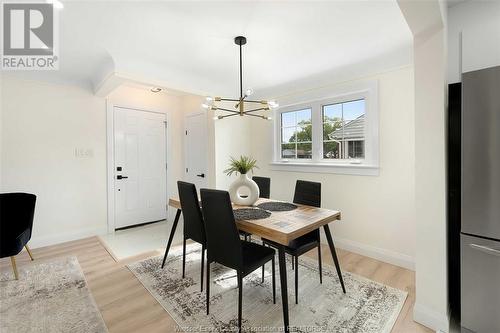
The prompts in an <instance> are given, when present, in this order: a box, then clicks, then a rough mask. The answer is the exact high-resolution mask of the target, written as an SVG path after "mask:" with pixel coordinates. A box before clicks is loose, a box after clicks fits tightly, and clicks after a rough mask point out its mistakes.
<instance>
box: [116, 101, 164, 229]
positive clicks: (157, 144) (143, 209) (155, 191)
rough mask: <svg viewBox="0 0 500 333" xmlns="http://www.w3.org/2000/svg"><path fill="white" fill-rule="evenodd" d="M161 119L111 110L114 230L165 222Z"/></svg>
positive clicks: (124, 109) (149, 114)
mask: <svg viewBox="0 0 500 333" xmlns="http://www.w3.org/2000/svg"><path fill="white" fill-rule="evenodd" d="M165 143H166V140H165V115H164V114H160V113H154V112H146V111H139V110H134V109H127V108H120V107H115V108H114V153H115V156H114V157H115V166H114V170H115V179H114V181H115V188H114V191H115V228H123V227H127V226H131V225H135V224H141V223H147V222H153V221H159V220H163V219H165V218H166V202H167V193H166V192H167V188H166V182H167V173H166V147H165Z"/></svg>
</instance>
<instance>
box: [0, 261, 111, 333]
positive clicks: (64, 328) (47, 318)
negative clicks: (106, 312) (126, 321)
mask: <svg viewBox="0 0 500 333" xmlns="http://www.w3.org/2000/svg"><path fill="white" fill-rule="evenodd" d="M18 269H19V280H14V279H13V274H12V272H11V271H8V272H4V273H2V274H1V275H0V318H1V320H0V332H2V333H11V332H23V333H24V332H50V333H53V332H71V333H79V332H82V333H83V332H95V333H101V332H107V329H106V325H105V324H104V321H103V319H102V317H101V313H100V312H99V310H98V308H97V306H96V304H95V301H94V299H93V298H92V295H91V294H90V292H89V289H88V288H87V282H86V281H85V277H84V276H83V272H82V270H81V268H80V265H79V264H78V260H77V259H76V258H75V257H66V258H58V259H53V260H50V261H46V262H37V260H35V261H34V262H33V263H31V264H28V265H26V266H21V267H19V268H18Z"/></svg>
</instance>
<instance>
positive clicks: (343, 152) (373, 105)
mask: <svg viewBox="0 0 500 333" xmlns="http://www.w3.org/2000/svg"><path fill="white" fill-rule="evenodd" d="M353 86H354V85H353ZM352 88H353V89H352V90H351V91H354V92H349V91H345V90H347V89H345V90H344V91H339V92H338V94H337V97H332V98H328V99H321V100H312V101H310V102H307V103H297V104H294V105H290V106H286V107H282V108H280V109H278V110H276V111H275V117H274V119H275V123H274V124H275V127H274V128H275V129H274V130H275V145H274V161H273V162H272V163H271V165H272V168H274V170H285V171H304V172H310V171H311V172H322V173H344V174H365V175H377V174H378V110H377V104H378V99H377V96H378V92H377V83H376V82H366V83H364V87H362V88H360V87H352ZM311 94H312V93H311ZM315 94H317V93H315ZM305 98H307V96H304V99H305ZM281 102H282V103H283V101H281ZM285 102H286V101H285Z"/></svg>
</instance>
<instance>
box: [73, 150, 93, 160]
mask: <svg viewBox="0 0 500 333" xmlns="http://www.w3.org/2000/svg"><path fill="white" fill-rule="evenodd" d="M75 157H77V158H92V157H94V150H93V149H90V148H75Z"/></svg>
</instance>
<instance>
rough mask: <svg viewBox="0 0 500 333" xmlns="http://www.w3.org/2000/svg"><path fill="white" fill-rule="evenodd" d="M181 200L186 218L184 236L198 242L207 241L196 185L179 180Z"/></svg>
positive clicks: (178, 187) (184, 217)
mask: <svg viewBox="0 0 500 333" xmlns="http://www.w3.org/2000/svg"><path fill="white" fill-rule="evenodd" d="M177 189H178V190H179V200H180V202H181V209H182V216H183V219H184V237H186V238H190V239H192V240H194V241H196V242H198V243H201V244H205V243H206V234H205V224H204V222H203V215H202V214H201V208H200V201H199V200H198V194H197V193H196V186H195V185H194V184H191V183H186V182H182V181H178V182H177Z"/></svg>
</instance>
